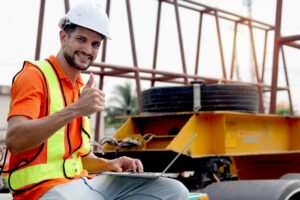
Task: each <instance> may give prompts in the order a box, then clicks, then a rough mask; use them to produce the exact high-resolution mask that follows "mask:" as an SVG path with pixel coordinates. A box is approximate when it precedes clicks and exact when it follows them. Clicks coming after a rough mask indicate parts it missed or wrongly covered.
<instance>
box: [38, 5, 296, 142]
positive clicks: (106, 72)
mask: <svg viewBox="0 0 300 200" xmlns="http://www.w3.org/2000/svg"><path fill="white" fill-rule="evenodd" d="M124 1H126V10H127V18H128V25H129V32H130V42H131V51H132V60H133V66H120V65H114V64H109V63H106V51H107V41H106V40H105V41H104V43H103V50H102V55H101V63H94V64H93V66H94V67H98V68H99V70H88V71H86V72H84V73H90V72H93V73H94V74H96V75H99V76H100V81H99V88H100V89H103V85H104V81H103V79H104V77H105V76H113V77H122V78H130V79H135V81H136V89H137V97H138V102H139V104H138V106H139V107H138V108H139V112H141V84H140V82H141V80H147V81H150V82H151V86H155V82H157V81H159V82H168V83H176V84H183V85H188V84H190V83H189V81H190V80H199V79H201V80H204V81H206V83H208V84H209V83H218V82H220V81H222V82H223V83H247V84H251V85H255V86H257V87H258V89H259V90H258V91H259V96H260V98H259V112H260V113H264V104H263V93H264V92H271V95H270V108H269V113H270V114H274V113H275V110H276V97H277V92H278V91H282V90H284V91H287V94H288V99H289V106H290V112H291V115H294V111H293V104H292V99H291V92H290V86H289V79H288V74H287V66H286V61H285V54H284V48H283V47H284V45H287V46H290V47H294V48H298V49H300V44H297V43H296V42H295V41H297V40H300V35H294V36H287V37H283V36H281V34H280V29H281V16H282V0H277V7H276V21H275V25H270V24H267V23H263V22H260V21H257V20H254V19H251V18H247V17H244V16H240V15H237V14H234V13H231V12H227V11H224V10H221V9H218V8H214V7H210V6H207V5H204V4H201V3H198V2H196V1H192V0H157V1H158V4H157V6H158V7H157V19H156V29H155V39H154V54H153V65H152V69H151V70H150V69H143V68H140V67H139V64H138V59H137V53H136V45H135V35H134V27H133V22H132V14H131V4H130V3H131V1H130V0H124ZM144 1H146V0H144ZM274 1H275V0H274ZM40 2H41V3H40V14H39V23H38V35H37V43H36V53H35V59H36V60H38V59H39V58H40V49H41V41H42V29H43V18H44V11H45V0H41V1H40ZM162 4H171V5H173V6H174V11H175V17H176V25H177V33H178V41H179V47H180V55H181V64H182V73H175V72H174V73H173V72H166V71H159V70H157V54H158V41H159V31H160V21H161V13H162V9H161V8H162ZM64 5H65V11H66V12H67V11H68V10H69V0H64ZM182 8H183V9H188V10H190V11H193V12H198V13H199V27H198V35H197V48H196V52H195V54H196V60H195V70H194V74H188V73H187V69H186V60H185V54H184V45H183V44H184V43H183V37H182V30H181V21H180V15H179V9H182ZM110 11H111V0H107V1H106V12H107V14H108V15H109V14H110ZM204 15H210V16H213V17H215V23H216V30H217V40H218V44H219V52H220V59H221V67H222V68H221V70H222V78H207V77H203V76H201V75H198V68H199V66H198V63H199V55H200V46H201V33H202V23H203V19H204ZM219 19H223V20H227V21H230V22H233V23H234V35H233V50H232V58H231V68H230V73H229V74H230V77H229V78H228V77H227V72H226V67H225V61H224V50H223V46H222V35H221V31H220V28H221V27H220V22H219ZM238 25H246V26H248V28H249V35H250V42H251V44H250V45H251V50H252V57H253V61H254V70H255V75H256V82H255V83H249V82H242V81H236V80H233V72H234V62H235V59H236V55H235V49H236V45H237V44H236V43H237V31H238ZM254 29H259V30H262V31H264V32H265V36H264V50H263V60H262V66H261V72H259V67H258V61H257V53H256V47H255V43H254V35H253V30H254ZM270 31H274V49H273V66H272V81H271V84H265V83H264V75H265V60H266V48H267V40H268V35H269V33H270ZM280 52H281V56H282V61H283V68H284V75H285V78H286V86H285V87H278V85H277V82H278V66H279V56H280ZM141 74H150V75H151V76H145V75H144V76H142V75H141ZM100 116H101V114H100V113H97V115H96V129H95V130H96V131H95V139H96V140H97V141H98V138H99V127H100Z"/></svg>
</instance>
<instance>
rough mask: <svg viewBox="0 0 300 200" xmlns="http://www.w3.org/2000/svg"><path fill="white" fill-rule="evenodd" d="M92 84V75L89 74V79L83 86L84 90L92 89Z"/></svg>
mask: <svg viewBox="0 0 300 200" xmlns="http://www.w3.org/2000/svg"><path fill="white" fill-rule="evenodd" d="M93 83H94V74H93V73H90V78H89V80H88V82H87V83H86V84H85V86H84V87H85V88H92V87H93Z"/></svg>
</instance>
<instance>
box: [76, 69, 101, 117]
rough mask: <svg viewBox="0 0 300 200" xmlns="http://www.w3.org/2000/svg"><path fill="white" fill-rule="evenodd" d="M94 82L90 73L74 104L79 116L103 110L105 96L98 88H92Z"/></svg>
mask: <svg viewBox="0 0 300 200" xmlns="http://www.w3.org/2000/svg"><path fill="white" fill-rule="evenodd" d="M94 80H95V79H94V74H93V73H91V74H90V78H89V80H88V81H87V83H86V84H85V86H84V88H83V90H82V93H81V94H80V96H79V99H78V101H76V102H75V103H74V104H75V106H76V110H77V112H78V114H79V116H88V115H91V114H93V113H95V112H100V111H103V110H104V108H105V94H104V92H103V91H101V90H99V89H98V88H93V83H94Z"/></svg>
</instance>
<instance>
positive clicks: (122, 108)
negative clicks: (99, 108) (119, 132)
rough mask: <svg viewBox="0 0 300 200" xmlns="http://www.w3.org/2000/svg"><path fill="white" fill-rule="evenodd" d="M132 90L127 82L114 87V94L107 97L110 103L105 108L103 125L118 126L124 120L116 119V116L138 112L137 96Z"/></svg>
mask: <svg viewBox="0 0 300 200" xmlns="http://www.w3.org/2000/svg"><path fill="white" fill-rule="evenodd" d="M133 91H134V90H133V89H132V87H131V84H130V83H129V82H126V83H125V84H124V85H117V86H116V87H115V88H114V91H113V94H114V96H113V97H112V98H110V99H109V102H110V103H112V104H111V105H109V106H107V107H106V108H105V113H106V116H105V117H104V122H105V127H115V128H120V127H121V126H122V124H123V123H124V122H125V120H124V119H116V116H123V115H136V114H138V102H137V96H136V94H135V93H134V92H133Z"/></svg>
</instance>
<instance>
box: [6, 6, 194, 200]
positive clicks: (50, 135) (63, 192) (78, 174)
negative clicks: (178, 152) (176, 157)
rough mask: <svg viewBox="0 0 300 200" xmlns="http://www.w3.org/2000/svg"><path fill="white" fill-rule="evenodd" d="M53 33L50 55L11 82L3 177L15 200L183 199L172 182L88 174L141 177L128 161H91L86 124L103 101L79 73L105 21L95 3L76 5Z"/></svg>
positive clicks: (94, 53) (94, 52) (92, 54)
mask: <svg viewBox="0 0 300 200" xmlns="http://www.w3.org/2000/svg"><path fill="white" fill-rule="evenodd" d="M59 27H60V28H61V30H60V32H59V38H60V42H61V48H60V50H59V51H58V53H57V55H56V56H53V55H51V56H50V57H49V58H48V59H45V60H42V61H34V62H27V61H26V62H24V66H23V69H22V70H21V71H20V72H19V73H18V74H17V75H16V76H15V77H14V79H13V85H12V88H11V107H10V111H9V114H8V127H7V136H6V145H7V147H8V150H9V151H8V153H7V155H6V161H5V165H4V168H3V176H4V177H5V179H6V181H7V183H8V184H9V187H10V190H11V191H12V192H13V196H14V199H22V200H26V199H30V200H34V199H41V200H46V199H53V200H60V199H70V200H77V199H78V200H82V199H88V200H94V199H97V200H104V199H105V200H110V199H127V200H129V199H130V200H133V199H138V200H154V199H155V200H158V199H163V200H165V199H172V200H174V199H176V200H185V199H188V191H187V189H186V188H185V187H184V186H183V184H181V183H180V182H178V181H176V180H173V179H168V178H155V179H147V178H132V177H116V176H109V175H98V176H96V175H90V174H89V173H88V172H101V171H117V172H122V171H127V170H132V171H133V172H138V173H141V172H143V165H142V163H141V161H140V160H138V159H133V158H128V157H120V158H116V159H113V160H107V159H103V158H98V157H96V156H95V155H94V154H93V153H92V152H91V149H90V143H89V141H90V122H89V119H88V117H86V116H89V115H91V114H93V113H95V112H101V111H103V110H104V107H105V95H104V93H103V91H101V90H99V89H97V88H93V82H94V75H93V74H90V77H89V80H88V81H87V83H86V84H85V86H84V87H83V85H84V84H83V81H82V79H81V76H80V72H81V71H82V70H86V69H87V68H88V67H89V66H90V65H91V64H92V63H93V61H94V60H95V58H96V56H97V53H98V50H99V47H100V44H101V41H103V40H104V39H107V38H109V31H108V29H109V23H108V17H107V15H106V13H105V12H104V11H103V10H102V9H101V8H100V6H99V5H97V4H95V3H87V2H85V3H82V4H78V5H77V6H75V7H73V8H72V9H71V10H70V11H69V12H68V13H67V14H66V15H65V16H64V17H63V18H62V19H61V20H60V22H59ZM82 87H83V89H81V88H82Z"/></svg>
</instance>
